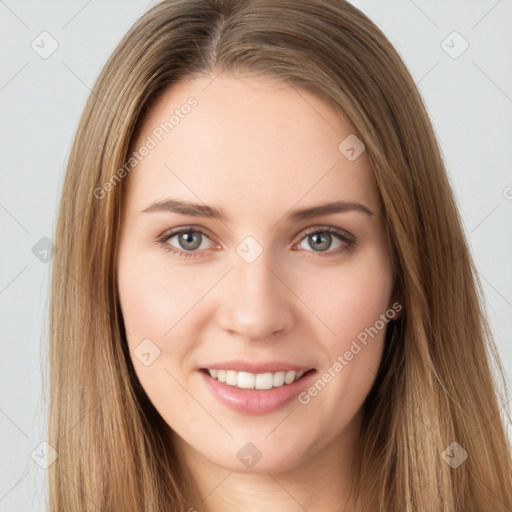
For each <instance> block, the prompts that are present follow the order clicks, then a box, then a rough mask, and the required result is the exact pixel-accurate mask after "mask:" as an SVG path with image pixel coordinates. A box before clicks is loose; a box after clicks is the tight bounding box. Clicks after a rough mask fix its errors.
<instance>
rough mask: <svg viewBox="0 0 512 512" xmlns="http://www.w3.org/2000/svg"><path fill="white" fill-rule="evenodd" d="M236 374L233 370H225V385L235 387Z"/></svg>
mask: <svg viewBox="0 0 512 512" xmlns="http://www.w3.org/2000/svg"><path fill="white" fill-rule="evenodd" d="M237 377H238V372H235V370H226V384H229V385H230V386H236V383H237V380H238V379H237Z"/></svg>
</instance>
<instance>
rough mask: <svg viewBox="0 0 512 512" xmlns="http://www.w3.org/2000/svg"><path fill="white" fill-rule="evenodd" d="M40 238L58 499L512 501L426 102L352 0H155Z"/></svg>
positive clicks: (77, 505) (511, 479)
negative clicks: (46, 248)
mask: <svg viewBox="0 0 512 512" xmlns="http://www.w3.org/2000/svg"><path fill="white" fill-rule="evenodd" d="M56 245H57V246H58V247H59V251H58V252H57V253H56V255H55V258H54V262H55V264H54V272H53V281H52V287H53V288H52V307H51V348H50V364H51V370H52V373H51V376H52V377H51V379H52V380H51V404H50V435H49V442H50V444H51V445H52V446H53V447H54V448H55V449H56V450H57V452H58V454H59V457H58V459H57V462H56V463H55V464H53V465H52V466H51V467H50V508H51V510H52V511H53V510H55V511H57V510H59V511H60V510H84V511H86V510H109V511H114V510H120V511H121V510H122V511H131V510H133V511H135V510H154V511H164V510H165V511H170V510H173V511H174V510H180V511H187V510H188V511H192V510H198V511H203V510H204V511H209V512H216V511H217V510H244V511H245V510H261V508H264V507H266V508H268V509H269V510H276V509H278V508H279V510H285V511H288V510H303V509H306V510H308V511H310V512H313V511H316V510H350V511H356V510H357V511H359V510H361V511H395V510H400V511H403V510H407V511H415V512H417V511H420V512H423V511H425V512H426V511H432V512H433V511H436V512H437V511H438V512H441V511H443V512H447V511H461V512H462V511H464V512H466V511H487V510H493V511H503V512H505V511H509V510H510V509H511V508H512V491H511V489H512V470H511V467H512V464H511V455H510V445H509V442H508V439H507V437H506V434H505V429H504V424H503V420H502V418H501V416H500V400H504V399H503V398H501V397H499V395H498V387H497V385H496V384H495V383H494V381H493V377H492V373H491V372H492V366H491V364H492V363H493V362H494V363H497V365H498V369H499V358H498V356H497V353H496V350H495V346H494V343H493V340H492V337H491V334H490V332H489V328H488V326H487V323H486V320H485V317H484V315H483V313H482V311H481V306H480V298H479V295H478V293H477V291H478V281H477V279H476V271H475V268H474V265H473V263H472V261H471V258H470V254H469V251H468V247H467V243H466V240H465V238H464V234H463V230H462V227H461V221H460V217H459V214H458V212H457V209H456V206H455V202H454V199H453V194H452V191H451V189H450V186H449V183H448V180H447V177H446V171H445V168H444V164H443V161H442V159H441V156H440V153H439V149H438V146H437V142H436V140H435V137H434V133H433V130H432V127H431V123H430V121H429V118H428V115H427V113H426V111H425V108H424V105H423V103H422V100H421V98H420V96H419V93H418V91H417V88H416V86H415V84H414V81H413V80H412V78H411V76H410V74H409V73H408V71H407V69H406V68H405V66H404V64H403V63H402V61H401V59H400V58H399V56H398V54H397V53H396V51H395V50H394V49H393V47H392V46H391V44H390V43H389V42H388V40H387V39H386V38H385V36H384V35H383V34H382V32H381V31H380V30H379V29H378V28H377V27H376V26H375V25H374V24H373V23H372V22H371V21H370V20H369V19H368V18H367V17H366V16H364V15H363V14H362V13H361V12H360V11H358V10H357V9H356V8H354V7H353V6H351V5H350V4H349V3H346V2H344V1H334V0H315V1H305V0H304V1H297V2H285V1H284V0H282V1H281V0H265V1H264V2H263V1H243V2H241V1H223V0H218V1H215V0H197V1H196V0H181V1H179V0H175V1H163V2H161V3H160V4H158V5H156V6H155V7H153V8H152V9H150V10H149V11H148V12H147V13H146V14H145V15H144V16H143V17H142V18H141V19H140V20H139V21H138V22H137V23H136V24H135V25H134V26H133V27H132V28H131V30H130V31H129V32H128V34H127V35H126V36H125V38H124V39H123V40H122V41H121V43H120V44H119V46H118V48H117V49H116V50H115V52H114V54H113V55H112V57H111V58H110V60H109V62H108V63H107V65H106V66H105V68H104V70H103V71H102V73H101V75H100V77H99V79H98V81H97V84H96V85H95V87H94V89H93V92H92V94H91V96H90V98H89V101H88V103H87V105H86V108H85V111H84V114H83V117H82V120H81V122H80V126H79V129H78V132H77V134H76V138H75V142H74V145H73V148H72V152H71V155H70V160H69V165H68V170H67V175H66V180H65V183H64V188H63V195H62V200H61V206H60V212H59V221H58V226H57V233H56ZM503 403H505V402H504V401H503Z"/></svg>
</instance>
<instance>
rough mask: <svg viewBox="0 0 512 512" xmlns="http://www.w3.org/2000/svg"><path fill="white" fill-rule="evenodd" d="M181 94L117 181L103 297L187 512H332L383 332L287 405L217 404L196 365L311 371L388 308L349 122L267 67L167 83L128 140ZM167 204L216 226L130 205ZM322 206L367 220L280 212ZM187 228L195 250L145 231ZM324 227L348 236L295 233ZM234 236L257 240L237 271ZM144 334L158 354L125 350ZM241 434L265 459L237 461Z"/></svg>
mask: <svg viewBox="0 0 512 512" xmlns="http://www.w3.org/2000/svg"><path fill="white" fill-rule="evenodd" d="M190 96H194V97H195V98H196V99H197V101H198V105H197V106H196V107H195V108H194V109H192V111H191V112H190V114H189V115H188V116H185V117H184V118H183V119H180V123H179V125H178V126H176V127H175V128H174V130H173V131H172V132H170V133H169V134H167V135H165V136H164V137H163V139H162V141H161V142H159V143H158V145H157V146H156V147H155V148H153V149H152V150H151V151H150V153H149V154H148V155H147V156H146V157H145V158H144V159H143V160H142V161H141V162H140V163H139V164H138V165H137V166H136V167H135V168H134V170H133V171H132V172H131V173H130V175H129V176H128V177H127V178H125V180H126V181H125V182H124V183H123V187H124V186H126V190H125V196H124V201H123V211H122V223H121V232H120V239H119V247H118V259H117V272H118V291H119V298H120V302H121V308H122V313H123V317H124V321H125V324H126V328H127V331H128V344H129V348H130V353H131V357H132V360H133V364H134V367H135V370H136V372H137V376H138V378H139V379H140V382H141V383H142V386H143V387H144V389H145V391H146V393H147V395H148V396H149V398H150V399H151V401H152V403H153V404H154V406H155V407H156V409H157V410H158V411H159V413H160V414H161V416H162V417H163V418H164V420H165V421H166V422H167V424H168V425H169V426H170V427H171V428H172V431H173V440H174V445H175V447H176V450H177V453H178V455H179V458H180V461H182V462H183V463H184V464H185V466H186V467H187V468H188V470H189V471H190V472H191V474H192V475H193V478H194V480H195V483H196V485H197V486H198V488H199V489H200V493H201V496H202V497H203V500H204V501H203V502H202V503H200V502H199V501H198V500H197V499H196V500H195V501H194V502H191V503H190V506H191V507H195V508H196V509H198V510H200V509H204V510H208V511H214V512H217V511H220V510H223V511H240V510H244V511H253V510H254V511H256V510H258V511H260V510H262V509H263V510H264V509H265V506H267V507H266V508H267V509H268V510H278V509H279V510H281V511H283V512H287V511H298V510H303V508H302V507H304V508H305V509H307V510H308V511H309V512H315V511H320V510H343V507H344V505H345V504H346V503H347V500H348V499H349V496H350V493H349V488H350V484H351V483H354V482H353V481H352V477H351V475H353V474H354V471H355V469H356V468H357V464H358V460H359V459H358V453H359V450H360V446H359V434H360V425H361V419H362V409H361V407H362V405H363V402H364V400H365V398H366V396H367V394H368V392H369V391H370V389H371V387H372V384H373V383H374V380H375V376H376V374H377V370H378V368H379V364H380V361H381V358H382V351H383V345H384V334H385V328H384V329H382V330H380V331H379V333H378V335H377V336H375V337H374V338H373V339H371V338H370V339H369V342H368V344H367V345H366V346H365V347H364V348H363V349H362V350H361V351H360V352H359V353H358V354H357V355H355V356H354V357H353V359H352V360H351V361H349V362H348V364H347V365H346V366H345V367H344V368H343V370H342V371H340V372H338V373H337V374H336V377H335V378H333V379H332V380H331V382H329V383H328V385H326V386H325V388H324V389H323V390H322V391H321V392H320V393H318V394H317V396H315V397H314V398H312V399H311V401H310V402H309V403H308V404H307V405H302V404H300V403H299V402H298V401H297V400H296V399H293V400H292V401H291V402H290V403H288V404H287V405H286V406H284V407H283V408H281V409H279V410H277V411H275V412H271V413H266V414H260V415H247V414H244V413H240V412H237V411H234V410H232V409H230V408H228V407H227V406H225V405H223V404H222V403H220V402H219V401H217V400H216V398H215V397H213V396H212V395H211V393H210V391H209V390H208V389H207V387H206V386H205V385H204V383H203V382H202V379H200V378H199V377H200V375H199V374H198V368H202V367H205V366H206V367H207V366H208V363H210V362H213V361H219V360H221V361H223V360H228V359H232V358H236V357H240V358H244V359H247V360H249V361H268V360H280V361H289V362H292V363H296V364H301V365H305V366H308V367H311V368H315V369H316V370H317V371H318V375H321V374H322V372H323V371H325V370H327V368H329V367H332V365H333V363H334V362H335V361H336V360H337V357H338V356H339V355H343V354H344V353H345V352H346V351H347V350H348V349H349V348H350V346H351V343H352V342H353V340H355V339H356V337H357V335H358V334H359V333H361V332H362V331H364V329H365V328H367V327H370V326H373V325H374V324H375V322H376V321H377V320H378V319H379V315H381V314H383V313H384V312H385V311H386V310H388V309H389V308H391V306H392V304H393V301H394V298H393V297H392V289H393V274H392V268H391V259H390V253H389V247H388V240H387V236H386V229H385V224H384V220H383V215H382V211H381V209H380V204H379V199H378V190H377V185H376V182H375V179H374V177H373V174H372V172H371V168H370V165H369V162H368V158H367V156H366V154H365V153H364V152H363V153H362V154H361V155H360V156H359V157H358V158H357V159H356V160H354V161H349V160H348V159H347V158H346V157H345V156H344V155H343V154H342V153H341V152H340V151H339V150H338V146H339V144H340V143H341V141H343V140H344V139H345V138H346V137H347V136H348V135H349V134H351V133H352V132H353V130H352V129H351V127H350V126H349V125H348V124H346V122H345V121H344V120H343V119H342V118H341V117H340V115H339V114H338V113H337V112H336V111H335V110H334V109H333V108H332V107H331V106H330V105H329V104H328V103H325V102H324V101H323V100H321V99H320V98H318V97H316V96H313V95H311V94H310V93H308V92H305V91H303V90H297V89H295V88H292V87H290V86H288V85H286V84H285V83H283V82H280V81H277V80H275V79H272V78H266V77H248V76H246V77H245V78H240V77H236V78H235V77H233V76H226V75H225V74H221V75H220V76H218V77H217V78H216V79H215V80H213V78H212V77H206V76H205V77H201V78H197V79H194V80H190V81H184V82H180V83H179V84H175V85H174V86H173V87H172V88H171V89H168V90H167V91H165V93H164V94H163V95H162V96H161V97H160V99H159V101H158V102H157V103H156V104H155V106H154V108H153V109H152V110H151V111H150V113H149V115H148V117H147V118H146V119H145V120H144V123H143V125H142V128H141V131H140V132H139V137H138V139H137V140H136V141H135V144H134V146H135V147H136V148H138V147H140V146H141V145H142V144H144V142H145V141H146V138H147V136H148V135H151V132H152V130H154V129H155V127H157V126H158V125H159V123H161V122H163V121H165V120H167V119H169V117H170V116H171V115H172V113H173V111H174V109H175V108H179V107H180V106H181V105H183V104H185V103H186V101H187V99H188V98H189V97H190ZM169 197H173V198H177V199H180V200H188V201H193V202H199V203H205V204H207V205H210V206H215V207H217V208H220V209H221V210H222V211H223V213H224V214H225V215H226V216H227V220H226V221H220V220H217V219H205V218H197V217H191V216H188V215H180V214H177V213H173V212H165V211H163V212H143V210H145V209H146V208H148V206H150V205H151V204H153V203H155V202H157V201H161V200H163V199H166V198H169ZM335 200H346V201H357V202H359V203H362V204H363V205H365V206H366V207H367V208H369V209H370V210H371V211H372V212H373V213H374V215H373V216H372V215H367V214H364V213H361V212H358V211H347V212H341V213H335V214H331V215H322V216H320V217H316V218H313V219H306V220H302V221H293V222H289V221H287V220H286V215H288V214H289V213H290V211H292V210H294V209H298V208H304V207H307V206H313V205H318V204H321V203H324V202H330V201H335ZM188 226H191V227H192V228H193V229H190V230H189V232H192V234H193V233H194V229H199V230H201V231H202V232H204V233H205V235H206V236H205V237H203V238H201V235H197V236H199V240H202V242H201V245H200V248H198V249H193V250H192V252H194V251H195V256H192V257H187V258H185V257H180V256H178V255H175V254H171V253H169V252H168V251H166V250H165V244H167V245H169V244H170V245H172V246H173V247H174V248H175V249H177V250H182V251H184V250H186V248H187V247H190V246H185V248H184V247H183V245H180V238H179V237H178V236H174V237H172V238H170V239H169V240H168V241H167V242H159V241H158V238H159V236H160V235H161V234H162V233H164V232H166V231H167V230H169V229H171V228H179V227H188ZM331 226H332V227H335V228H339V229H342V230H345V231H346V232H348V233H350V234H351V235H352V236H353V238H355V244H354V246H353V247H352V248H348V249H347V247H348V246H347V245H346V244H345V243H344V242H343V241H340V240H339V239H338V238H337V237H336V236H335V235H332V242H331V245H330V246H329V244H328V241H327V243H326V245H325V246H323V248H321V249H320V250H315V247H316V246H315V244H314V241H311V237H310V236H308V235H312V234H313V233H320V234H321V233H325V232H324V231H322V228H325V227H331ZM308 228H318V229H317V230H316V231H315V230H314V229H313V232H312V233H305V232H306V230H308ZM249 235H250V236H252V237H253V238H254V239H255V240H256V241H257V243H258V244H259V246H260V247H261V248H262V251H263V252H262V253H261V255H260V256H259V257H258V258H257V259H256V260H255V261H254V262H252V263H250V264H249V263H247V262H246V261H244V259H242V258H241V257H240V256H239V255H238V254H237V252H236V249H237V247H238V246H239V244H240V243H241V242H242V240H244V238H245V237H246V236H249ZM171 236H172V235H171ZM326 236H327V237H329V235H328V234H327V235H326ZM340 247H345V249H346V250H344V251H343V252H341V253H338V254H336V251H337V250H338V249H339V248H340ZM189 252H190V251H189ZM322 254H331V256H325V257H324V256H322ZM147 338H149V339H150V340H151V341H152V343H154V344H155V345H156V346H158V348H159V350H160V355H159V357H157V358H156V359H155V360H154V361H153V362H152V363H151V364H150V365H149V366H146V365H144V364H142V363H141V361H140V360H139V359H138V357H136V356H135V354H134V350H135V348H136V347H137V346H138V345H139V344H140V343H141V341H142V340H144V339H147ZM249 441H250V442H251V443H253V444H254V445H255V446H256V447H257V448H258V450H259V451H260V452H261V454H262V456H261V459H260V460H259V461H258V462H257V463H256V464H255V465H254V466H253V467H251V468H248V467H246V466H245V465H244V464H243V463H242V462H241V461H240V460H239V459H238V458H237V455H236V454H237V452H238V451H239V450H240V448H241V447H242V446H244V445H245V443H247V442H249ZM304 482H308V485H304Z"/></svg>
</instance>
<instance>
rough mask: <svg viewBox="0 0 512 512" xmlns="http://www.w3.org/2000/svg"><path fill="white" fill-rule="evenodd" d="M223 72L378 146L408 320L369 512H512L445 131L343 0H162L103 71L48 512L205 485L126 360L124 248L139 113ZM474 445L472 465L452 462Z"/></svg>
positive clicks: (364, 486)
mask: <svg viewBox="0 0 512 512" xmlns="http://www.w3.org/2000/svg"><path fill="white" fill-rule="evenodd" d="M219 73H229V74H232V75H243V74H249V73H256V74H261V75H267V76H271V77H278V78H280V79H281V80H283V81H285V82H286V83H288V84H290V85H292V86H293V87H296V88H298V89H304V90H308V91H310V92H313V93H314V94H316V95H318V96H319V97H322V98H323V99H325V100H327V101H328V102H329V103H330V104H331V105H332V106H333V108H335V109H336V110H337V111H338V112H339V114H340V115H341V116H343V118H344V119H345V120H346V121H347V122H348V123H349V124H350V125H351V127H352V128H353V131H354V133H356V134H357V136H358V137H359V138H360V139H361V140H362V141H363V142H364V144H365V147H366V154H367V156H368V158H369V161H370V163H371V166H372V169H373V172H374V175H375V178H376V181H377V184H378V188H379V191H380V198H381V200H382V204H383V206H384V212H385V217H386V224H387V229H388V233H389V240H390V248H391V251H392V255H393V260H394V270H395V272H396V276H397V277H396V283H397V290H398V292H399V293H400V297H401V303H402V304H403V308H404V309H403V314H402V317H401V318H400V319H399V320H397V321H396V322H394V323H393V327H390V328H389V330H388V333H387V337H386V345H385V350H384V355H383V360H382V364H381V367H380V370H379V374H378V376H377V379H376V381H375V384H374V386H373V388H372V390H371V392H370V394H369V396H368V397H367V399H366V401H365V421H364V428H363V431H362V439H363V443H362V446H363V448H362V453H361V478H360V497H361V500H363V497H364V499H366V502H364V503H365V504H366V505H365V506H366V508H365V510H375V511H377V510H378V511H387V512H389V511H398V510H400V511H402V512H404V511H408V512H413V511H414V512H427V511H429V512H441V511H443V512H448V511H449V512H454V511H455V512H468V511H489V510H493V511H494V512H499V511H502V512H505V511H507V512H510V510H512V469H511V467H512V463H511V450H510V444H509V440H508V439H507V436H506V434H505V428H504V420H503V418H502V416H501V414H502V411H501V409H500V400H503V402H504V400H505V399H504V397H503V396H501V395H500V393H501V390H499V386H498V380H497V379H498V378H500V379H501V380H499V384H501V385H503V386H505V381H504V378H503V373H502V369H501V366H500V360H499V357H498V354H497V351H496V347H495V344H494V341H493V339H492V335H491V332H490V329H489V326H488V324H487V322H486V317H485V311H484V310H483V306H482V304H483V293H482V289H481V285H480V283H479V281H478V279H477V273H476V270H475V267H474V264H473V262H472V260H471V256H470V252H469V250H468V245H467V242H466V240H465V236H464V232H463V229H462V227H461V220H460V216H459V213H458V211H457V208H456V204H455V202H454V197H453V193H452V190H451V188H450V184H449V181H448V179H447V175H446V170H445V167H444V163H443V160H442V157H441V155H440V151H439V148H438V145H437V142H436V138H435V135H434V132H433V129H432V126H431V122H430V120H429V117H428V115H427V112H426V109H425V107H424V104H423V102H422V99H421V97H420V95H419V92H418V90H417V87H416V85H415V83H414V81H413V79H412V78H411V75H410V74H409V72H408V70H407V69H406V67H405V65H404V63H403V62H402V60H401V58H400V57H399V55H398V54H397V52H396V51H395V49H394V48H393V47H392V45H391V44H390V42H389V41H388V40H387V38H386V37H385V36H384V35H383V33H382V32H381V31H380V30H379V28H378V27H377V26H376V25H375V24H374V23H373V22H372V21H371V20H369V19H368V18H367V17H366V16H365V15H364V14H363V13H361V12H360V11H359V10H358V9H356V8H355V7H354V6H352V5H351V4H350V3H348V2H346V1H344V0H296V1H292V2H290V1H288V0H263V1H260V0H254V1H253V0H247V1H240V0H169V1H163V2H161V3H159V4H157V5H156V6H154V7H153V8H151V9H150V10H149V11H148V12H147V13H146V14H145V15H144V16H143V17H142V18H141V19H140V20H138V21H137V22H136V23H135V24H134V26H133V27H132V28H131V29H130V31H129V32H128V33H127V35H126V36H125V37H124V38H123V40H122V41H121V42H120V44H119V45H118V47H117V48H116V49H115V51H114V53H113V55H112V56H111V57H110V59H109V60H108V62H107V64H106V65H105V67H104V69H103V70H102V72H101V74H100V76H99V78H98V80H97V83H96V84H95V86H94V89H93V90H92V93H91V95H90V97H89V99H88V102H87V104H86V106H85V110H84V112H83V115H82V118H81V120H80V124H79V126H78V130H77V133H76V137H75V140H74V143H73V147H72V151H71V154H70V158H69V163H68V168H67V173H66V177H65V182H64V186H63V191H62V198H61V203H60V210H59V216H58V224H57V228H56V236H55V240H56V245H57V252H56V254H55V257H54V260H53V261H54V263H53V274H52V291H51V312H50V349H49V364H50V370H51V373H50V391H51V394H50V415H49V443H50V444H51V445H52V446H53V448H54V449H55V450H56V451H57V453H58V459H57V460H56V462H55V463H54V464H52V465H51V466H50V468H49V472H50V473H49V486H50V509H51V511H52V512H62V511H64V510H67V511H98V510H109V511H117V510H119V511H122V512H130V511H137V512H140V511H141V510H151V511H160V512H163V511H169V510H175V511H186V510H189V509H190V507H191V506H192V503H190V502H187V499H186V496H191V495H192V496H193V493H194V486H193V483H192V482H191V481H190V479H189V478H188V477H187V474H186V473H185V470H184V468H182V467H180V465H179V463H178V460H177V458H176V455H175V453H174V452H173V448H172V445H171V444H170V443H169V427H168V425H167V424H166V423H165V422H164V421H163V419H162V418H161V417H160V415H159V414H158V413H157V411H156V410H155V409H154V407H153V406H152V404H151V402H150V401H149V399H148V397H147V396H146V394H145V393H144V390H143V389H142V387H141V385H140V383H139V381H138V379H137V377H136V375H135V371H134V368H133V366H132V363H131V360H130V356H129V353H128V351H127V343H126V332H125V330H124V324H123V319H122V316H121V312H120V308H119V300H118V295H117V288H116V247H117V236H118V230H119V223H120V205H121V200H122V191H123V188H124V187H123V176H124V175H125V174H126V173H127V172H129V169H128V168H127V167H126V162H128V161H130V159H131V158H132V153H131V152H130V151H131V149H133V148H132V144H133V141H134V137H135V134H136V133H137V130H138V128H139V127H140V125H141V122H142V121H143V119H144V115H145V113H146V112H147V111H148V109H149V108H150V106H151V105H152V103H153V102H154V101H155V100H156V99H157V98H158V97H159V95H160V93H162V92H163V91H164V90H165V89H167V88H168V87H170V86H172V84H174V83H176V82H178V81H180V80H183V79H186V78H192V77H194V76H199V75H201V74H206V75H209V76H211V77H212V80H213V79H215V77H216V76H217V75H218V74H219ZM199 102H200V100H199ZM192 115H193V114H192ZM340 142H341V141H340ZM132 163H133V162H132ZM135 164H136V163H133V165H135ZM123 168H124V173H123V172H122V169H123ZM504 390H505V391H506V386H505V387H504ZM452 443H458V445H453V444H452ZM459 446H460V448H459ZM461 448H462V449H464V450H465V452H467V455H468V456H467V459H466V460H465V461H464V462H463V463H462V464H460V466H459V467H457V468H454V467H451V465H450V464H449V463H448V462H447V461H449V459H450V457H451V456H453V453H454V452H453V450H454V449H455V450H459V451H457V453H459V454H460V453H463V452H460V449H461ZM197 501H198V500H195V503H197ZM361 503H363V501H361ZM194 505H195V504H194Z"/></svg>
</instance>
